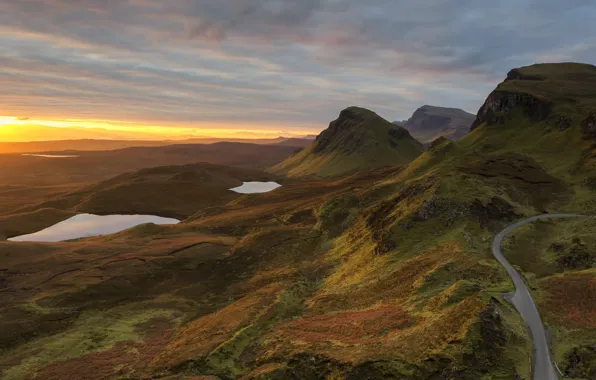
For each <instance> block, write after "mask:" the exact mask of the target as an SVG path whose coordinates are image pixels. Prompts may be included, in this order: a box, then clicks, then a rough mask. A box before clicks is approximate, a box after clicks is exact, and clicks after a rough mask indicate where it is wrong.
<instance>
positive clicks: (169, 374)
mask: <svg viewBox="0 0 596 380" xmlns="http://www.w3.org/2000/svg"><path fill="white" fill-rule="evenodd" d="M594 73H596V68H595V67H593V66H589V65H578V64H549V65H535V66H530V67H527V68H520V69H516V70H513V71H511V72H510V74H509V76H508V78H507V80H505V81H504V82H503V83H502V84H500V85H499V86H498V87H497V88H496V89H495V91H494V92H493V93H491V94H490V95H489V96H488V98H487V100H486V102H485V104H484V105H483V107H482V108H481V110H480V112H479V114H478V117H477V119H476V122H475V124H474V128H473V130H472V131H471V133H470V134H468V135H466V136H465V137H463V138H462V139H460V140H457V141H450V140H448V139H446V138H439V139H437V140H435V141H434V142H433V143H432V144H431V145H430V148H429V149H428V150H427V151H425V152H423V153H422V154H420V151H418V153H416V154H415V156H417V157H415V159H414V160H413V161H412V162H409V163H405V162H406V161H407V160H405V158H404V161H403V162H404V164H403V165H401V166H390V167H386V168H377V169H373V170H369V171H364V170H362V171H361V169H362V168H366V167H367V166H366V165H362V163H363V162H364V163H366V164H367V165H368V164H370V165H371V166H374V164H375V163H374V157H377V158H379V159H380V160H385V159H384V158H383V157H384V156H382V154H386V153H387V150H386V149H385V148H387V147H386V146H384V148H383V149H382V148H381V145H383V144H381V143H380V141H383V142H387V134H388V133H389V132H388V129H385V124H384V123H381V122H379V123H370V121H371V120H377V121H378V120H379V119H380V118H378V117H377V116H376V115H375V114H373V113H372V112H370V111H365V110H361V109H353V108H350V109H348V110H346V111H344V112H342V115H340V118H339V119H338V120H339V122H338V121H336V122H333V123H332V125H331V126H330V128H329V130H328V131H326V132H324V133H322V134H321V136H319V138H318V139H317V141H316V142H315V143H314V144H313V145H312V146H311V147H309V148H308V149H307V150H305V151H304V152H307V154H306V156H305V157H303V156H301V155H300V154H297V155H296V156H294V157H293V158H296V157H303V159H302V161H299V162H295V165H294V166H292V168H291V169H290V168H289V167H287V166H290V165H289V164H288V162H285V163H284V165H285V166H286V167H287V168H286V169H287V170H286V171H285V172H284V171H282V170H281V169H280V168H278V170H280V172H282V173H286V174H289V175H290V176H298V175H305V176H307V175H312V176H316V175H317V173H316V172H315V168H316V167H320V168H321V169H326V170H327V172H325V173H323V174H324V175H321V176H331V175H334V174H338V173H342V172H343V173H348V174H346V175H343V176H334V177H332V178H314V179H300V180H298V179H297V180H291V181H290V180H288V181H285V182H284V183H283V186H282V187H281V188H279V189H278V190H276V191H273V192H270V193H265V194H257V195H254V196H238V197H236V198H234V199H230V200H229V201H228V200H226V199H220V198H211V199H212V201H211V203H212V204H213V203H216V204H215V205H214V206H215V207H212V208H210V209H209V210H203V211H201V212H197V213H195V214H193V215H192V217H190V218H188V219H186V220H185V221H184V222H183V223H180V224H178V225H174V226H168V227H155V226H140V227H138V228H134V229H131V230H128V231H123V232H121V233H118V234H115V235H110V236H104V237H95V238H89V239H81V240H77V241H73V242H63V243H52V244H37V243H19V244H16V243H9V242H1V241H0V262H1V263H2V267H1V268H0V301H2V302H1V303H0V304H1V306H0V371H4V372H3V373H2V376H4V377H5V378H8V379H26V378H32V377H33V376H36V378H43V379H63V378H69V377H71V378H85V376H87V377H88V375H89V374H90V373H93V374H94V376H95V377H94V378H98V379H100V378H114V379H117V378H131V379H145V378H166V379H181V380H189V379H194V378H219V379H237V378H241V379H332V378H335V379H348V380H356V379H414V380H433V379H445V380H456V379H457V380H462V379H463V380H478V379H484V380H488V379H502V380H505V379H530V378H531V368H530V365H529V364H530V363H531V360H530V358H531V355H532V346H531V338H530V337H529V336H528V332H527V329H526V327H525V325H524V323H523V321H522V319H521V318H520V316H519V314H518V313H517V312H516V311H515V309H514V308H513V307H512V306H511V305H510V304H509V303H508V302H507V301H506V300H505V299H504V298H503V294H504V293H508V292H511V291H512V290H513V285H512V283H511V281H510V280H509V277H508V275H507V273H506V271H505V270H504V269H503V268H502V267H501V266H500V265H499V264H498V262H497V261H496V260H495V259H494V257H493V256H492V255H491V253H490V246H491V241H492V240H491V239H492V237H493V236H494V233H495V232H496V231H498V230H500V229H501V228H502V227H503V226H504V225H507V224H509V223H510V222H512V221H514V220H517V219H521V218H524V217H526V216H530V215H535V214H540V213H543V212H545V211H553V212H554V211H557V212H581V213H592V214H594V213H596V180H594V174H593V173H595V171H594V164H595V157H596V156H595V154H594V152H595V148H594V145H595V144H594V137H593V136H594V130H595V129H596V128H595V125H594V123H595V119H596V118H595V117H594V113H593V112H594V107H593V104H594V99H595V97H594V96H593V91H594V88H595V86H594V85H595V84H596V82H595V81H594V78H595V77H594ZM365 120H367V121H368V122H365ZM380 120H382V119H380ZM371 125H375V126H379V125H380V127H378V128H360V127H361V126H369V127H370V126H371ZM390 128H393V126H391V127H390ZM354 130H356V131H357V132H356V133H353V132H354ZM398 131H401V130H398ZM346 132H349V133H346ZM371 136H373V137H377V138H371ZM404 136H405V137H404ZM381 137H383V138H384V139H383V138H381ZM402 138H404V139H405V141H402V140H400V139H397V140H396V141H393V140H391V141H393V142H396V143H397V144H398V148H399V146H400V144H402V143H403V144H402V145H406V144H405V143H410V142H411V140H410V138H409V136H408V135H403V136H402ZM354 139H355V140H354ZM371 141H373V142H372V143H371ZM374 142H379V143H378V144H376V143H374ZM387 144H389V143H388V142H387ZM369 145H372V148H371V147H370V146H369ZM375 146H377V147H378V150H377V154H375V153H374V147H375ZM416 146H417V145H416ZM398 150H399V149H398ZM360 153H362V154H364V153H366V154H370V155H371V156H372V157H373V158H371V160H370V161H368V160H364V159H361V160H356V158H358V157H359V154H360ZM326 156H333V157H334V158H335V159H336V160H337V162H338V165H339V163H340V162H341V160H339V158H342V159H343V160H345V162H346V163H349V164H350V165H351V166H350V170H345V168H344V170H343V171H341V170H337V171H333V170H331V169H337V167H335V166H328V165H329V163H330V162H336V161H332V160H331V159H330V161H329V162H328V161H325V162H324V163H323V164H321V165H320V166H316V165H314V164H313V163H314V162H315V159H316V158H317V157H326ZM367 158H368V157H367ZM311 164H312V165H311ZM359 164H360V165H359ZM382 164H383V165H389V163H387V162H382ZM300 168H303V169H304V171H300V170H298V169H300ZM292 169H294V170H296V171H295V172H291V170H292ZM307 169H308V170H307ZM352 170H354V171H356V172H355V173H350V171H352ZM163 172H164V169H159V168H158V169H155V170H154V171H153V170H149V171H148V172H143V173H144V174H142V175H139V174H133V175H129V176H123V177H120V178H117V179H115V180H113V181H108V182H103V183H101V184H99V185H97V186H96V187H93V189H94V191H95V192H97V193H98V194H107V195H110V197H112V196H114V198H110V199H114V202H116V201H117V200H118V199H127V201H126V202H128V200H131V199H133V198H132V197H134V195H135V194H137V193H138V192H140V191H141V189H143V186H136V185H134V184H135V183H137V181H138V183H140V184H142V183H144V182H147V183H152V182H157V183H160V184H161V183H163V182H164V180H165V181H166V182H172V184H182V183H188V184H189V185H186V186H191V187H194V188H198V187H199V186H200V184H201V183H202V181H203V179H204V177H203V176H202V175H199V174H190V173H189V174H187V170H186V169H184V170H181V171H180V172H179V170H178V169H177V170H175V171H172V170H171V169H167V170H165V172H166V174H164V173H163ZM209 172H210V173H211V175H213V176H215V177H217V178H220V177H219V176H220V175H222V176H223V177H221V178H220V179H217V181H216V183H219V182H221V183H225V187H227V186H230V185H231V182H229V183H228V179H226V178H227V177H231V178H232V180H230V181H235V179H238V180H245V177H242V178H241V177H239V175H240V174H234V173H228V172H227V171H221V170H219V169H217V168H214V170H213V171H209ZM226 173H228V174H226ZM243 175H244V174H242V176H243ZM234 178H235V179H234ZM250 178H252V174H251V177H250ZM195 180H197V181H196V182H194V184H191V183H192V182H193V181H195ZM121 186H122V187H121ZM222 188H223V187H220V189H222ZM120 190H126V191H122V192H120ZM163 192H167V194H169V195H174V194H175V192H174V191H173V190H171V191H170V190H167V191H163ZM218 192H219V190H217V189H214V190H213V192H212V193H213V194H216V195H217V194H218ZM129 196H131V198H128V197H129ZM160 196H161V195H160ZM121 197H122V198H121ZM86 199H89V200H91V201H93V202H94V204H96V205H97V206H102V205H105V204H106V203H107V202H108V201H107V200H103V201H99V198H93V197H91V198H86ZM93 199H95V200H93ZM106 199H107V198H106ZM156 199H164V202H165V203H167V198H166V197H164V198H152V200H151V202H155V200H156ZM183 199H184V198H183ZM216 200H217V202H215V201H216ZM118 202H120V201H118ZM126 202H121V203H120V204H126ZM187 202H190V201H184V202H182V203H180V204H177V203H176V202H175V201H172V205H177V207H179V206H180V205H182V204H183V203H187ZM165 203H164V205H161V206H160V207H164V208H165V207H169V206H168V205H167V204H165ZM76 204H77V205H79V204H80V203H76ZM47 207H55V208H56V209H61V207H60V205H57V204H55V205H53V206H51V205H48V206H47ZM187 208H188V209H189V210H186V211H189V212H190V208H191V207H187ZM195 211H196V210H195ZM56 212H57V211H56V210H45V211H44V210H40V211H39V213H40V215H42V214H43V215H45V214H47V215H49V216H51V217H53V216H54V214H55V213H56ZM25 217H27V215H25V214H24V215H23V216H22V219H19V222H20V223H21V222H22V220H24V218H25ZM594 236H596V222H594V220H593V219H577V220H575V219H574V220H569V221H549V222H540V223H536V224H534V225H528V226H526V227H524V228H523V229H520V230H518V231H516V232H515V233H514V234H513V235H512V237H509V238H507V239H506V241H505V242H504V245H503V247H504V253H505V254H506V255H507V256H508V258H509V259H510V260H511V262H512V263H513V264H514V265H516V266H517V267H518V268H519V269H520V271H521V272H522V273H523V274H524V279H525V281H526V282H527V283H528V287H529V288H530V289H531V291H532V293H533V295H534V297H535V299H536V304H537V305H538V307H539V311H540V313H541V316H542V318H543V319H544V322H545V325H546V327H547V328H548V329H550V330H551V331H552V337H551V347H552V353H553V354H552V358H553V361H555V362H556V363H557V364H558V366H559V368H560V369H561V371H562V372H563V373H565V374H566V375H567V376H568V377H569V378H576V379H590V378H592V374H593V373H594V370H595V364H594V363H595V362H596V360H595V359H596V355H595V354H594V348H593V344H594V342H595V341H596V319H595V317H594V316H596V301H595V300H594V291H593V290H594V286H595V280H594V279H595V278H596V268H595V266H596V262H595V261H594V250H595V249H596V239H594ZM65 347H66V348H67V349H66V348H65Z"/></svg>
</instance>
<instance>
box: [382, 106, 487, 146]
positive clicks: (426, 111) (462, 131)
mask: <svg viewBox="0 0 596 380" xmlns="http://www.w3.org/2000/svg"><path fill="white" fill-rule="evenodd" d="M475 119H476V115H472V114H471V113H468V112H466V111H464V110H461V109H458V108H446V107H436V106H429V105H425V106H422V107H420V108H418V109H417V110H416V111H415V112H414V114H413V115H412V117H410V118H409V119H408V120H405V121H403V122H397V121H396V122H393V124H396V125H401V126H402V127H405V128H406V129H407V130H408V131H409V132H410V134H412V136H413V137H414V138H415V139H417V140H418V141H420V142H422V143H430V142H432V141H433V140H435V139H436V138H438V137H441V136H443V137H446V138H448V139H450V140H458V139H460V138H462V137H464V136H465V135H466V134H467V133H468V132H469V131H470V126H471V125H472V123H473V122H474V120H475Z"/></svg>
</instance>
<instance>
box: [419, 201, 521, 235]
mask: <svg viewBox="0 0 596 380" xmlns="http://www.w3.org/2000/svg"><path fill="white" fill-rule="evenodd" d="M466 215H469V216H471V217H472V218H473V219H475V220H476V221H478V223H480V226H481V227H482V228H490V227H491V226H492V224H494V223H497V224H498V223H501V222H505V221H511V220H513V219H515V218H516V217H517V215H516V214H515V212H514V209H513V206H511V205H510V204H509V203H507V202H506V201H505V200H503V199H502V198H498V197H494V198H492V199H491V200H490V201H489V202H488V203H486V204H483V203H482V202H481V201H480V200H478V199H476V200H475V201H473V202H472V203H468V204H466V203H461V202H457V201H455V200H453V199H451V198H447V197H435V198H431V199H427V200H426V201H424V203H422V206H420V208H419V209H418V213H417V215H416V216H417V218H418V220H429V219H437V218H440V219H442V220H443V224H444V225H445V226H446V227H450V226H452V225H453V224H454V223H455V221H456V220H457V219H458V218H460V217H462V216H466Z"/></svg>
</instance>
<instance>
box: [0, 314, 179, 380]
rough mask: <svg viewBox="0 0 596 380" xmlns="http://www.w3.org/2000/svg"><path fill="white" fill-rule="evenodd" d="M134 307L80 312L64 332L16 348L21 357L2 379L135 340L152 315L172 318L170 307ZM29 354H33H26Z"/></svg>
mask: <svg viewBox="0 0 596 380" xmlns="http://www.w3.org/2000/svg"><path fill="white" fill-rule="evenodd" d="M28 307H30V308H31V310H34V311H36V312H40V313H49V312H50V311H47V310H44V308H42V307H40V306H39V305H30V306H28ZM136 307H138V306H136V305H134V304H131V305H126V306H124V307H119V308H114V309H111V310H108V311H106V312H89V313H84V314H82V315H81V316H80V317H79V318H78V319H77V321H76V322H75V323H74V324H73V325H72V327H70V328H69V329H67V330H66V331H64V332H61V333H58V334H56V335H53V336H51V337H45V338H41V339H37V340H34V341H32V342H31V343H29V344H26V345H24V346H21V347H19V349H18V350H17V351H16V352H15V353H14V354H13V355H16V356H22V357H23V358H24V360H22V361H21V362H20V364H18V365H15V366H12V367H10V368H8V369H7V370H6V371H5V372H4V373H3V378H4V379H7V380H12V379H15V380H17V379H22V378H26V376H27V375H30V374H31V373H35V372H36V371H37V370H40V369H41V368H43V367H44V366H46V365H48V364H50V363H54V362H59V361H66V360H68V359H72V358H77V357H80V356H82V355H85V354H89V353H93V352H100V351H105V350H108V349H110V348H112V347H114V346H115V345H116V344H118V343H119V342H124V341H135V340H139V339H140V338H141V336H139V334H138V333H137V331H136V326H138V325H139V324H142V323H144V322H147V321H149V320H151V319H152V318H156V317H167V318H168V319H173V320H175V319H176V318H175V317H173V316H172V310H164V309H145V310H142V311H140V312H139V311H135V309H136ZM39 348H41V350H39ZM31 353H35V354H34V356H30V355H31Z"/></svg>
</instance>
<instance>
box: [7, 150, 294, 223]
mask: <svg viewBox="0 0 596 380" xmlns="http://www.w3.org/2000/svg"><path fill="white" fill-rule="evenodd" d="M293 144H294V143H293ZM297 149H299V147H297V146H295V145H288V146H284V145H277V144H272V145H257V144H244V143H216V144H186V145H184V144H180V145H169V146H161V147H135V148H127V149H119V150H113V151H89V152H66V154H73V155H77V156H78V157H71V158H45V157H31V156H21V155H10V154H0V168H2V170H0V215H6V214H11V213H14V212H16V211H17V210H19V209H22V208H24V207H27V206H34V205H38V204H40V203H42V202H44V201H45V200H49V199H53V198H55V197H57V196H61V195H64V194H67V193H70V192H72V191H75V190H79V189H80V188H81V187H83V186H88V185H90V184H92V183H95V182H98V181H103V180H107V179H109V178H111V177H114V176H117V175H119V174H123V173H127V172H131V171H136V170H139V169H143V168H151V167H156V166H164V165H184V164H194V163H198V162H208V163H213V164H219V165H225V166H234V167H241V168H249V169H265V168H267V167H270V166H272V165H275V164H277V163H279V162H281V161H283V160H284V159H285V158H287V157H288V156H290V155H291V154H292V153H294V152H295V151H296V150H297ZM59 154H62V155H64V154H65V152H60V153H59Z"/></svg>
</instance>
